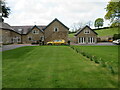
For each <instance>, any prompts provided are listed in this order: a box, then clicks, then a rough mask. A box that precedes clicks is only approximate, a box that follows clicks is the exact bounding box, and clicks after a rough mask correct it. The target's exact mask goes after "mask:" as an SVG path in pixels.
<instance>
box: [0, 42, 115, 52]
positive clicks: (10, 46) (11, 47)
mask: <svg viewBox="0 0 120 90" xmlns="http://www.w3.org/2000/svg"><path fill="white" fill-rule="evenodd" d="M71 45H83V44H75V43H71ZM85 45H86V46H89V45H115V44H113V43H110V42H105V43H97V44H85ZM23 46H36V45H31V44H13V45H3V46H2V48H1V47H0V51H6V50H11V49H15V48H18V47H23Z"/></svg>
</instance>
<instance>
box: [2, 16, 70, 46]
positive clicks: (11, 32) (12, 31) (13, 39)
mask: <svg viewBox="0 0 120 90" xmlns="http://www.w3.org/2000/svg"><path fill="white" fill-rule="evenodd" d="M1 23H2V24H1V25H0V33H1V35H0V36H1V38H2V40H1V43H3V44H9V43H32V42H34V41H40V40H41V41H44V43H45V44H46V43H47V42H48V41H52V40H57V39H64V40H65V41H66V42H67V40H68V32H69V28H68V27H67V26H65V25H64V24H63V23H62V22H60V21H59V20H58V19H56V18H55V19H54V20H53V21H52V22H51V23H50V24H48V25H47V26H38V25H34V26H10V25H9V24H7V23H3V22H1Z"/></svg>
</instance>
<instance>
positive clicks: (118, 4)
mask: <svg viewBox="0 0 120 90" xmlns="http://www.w3.org/2000/svg"><path fill="white" fill-rule="evenodd" d="M105 9H106V11H107V13H106V15H105V19H106V20H110V21H111V23H112V24H111V25H112V26H117V25H119V24H120V1H115V0H111V1H110V2H109V3H108V5H107V7H106V8H105Z"/></svg>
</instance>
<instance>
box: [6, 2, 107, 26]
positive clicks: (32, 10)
mask: <svg viewBox="0 0 120 90" xmlns="http://www.w3.org/2000/svg"><path fill="white" fill-rule="evenodd" d="M108 1H109V0H6V2H7V6H9V7H10V8H11V14H10V16H9V18H7V19H5V22H7V23H9V24H10V25H34V24H36V25H47V24H49V23H50V22H51V21H52V20H53V19H54V18H58V19H59V20H60V21H62V22H63V23H64V24H65V25H66V26H68V27H69V28H70V27H71V26H72V24H73V23H77V22H87V21H89V20H91V21H93V22H94V21H95V19H96V18H104V15H105V13H106V10H105V7H106V5H107V4H108ZM107 24H108V23H106V22H105V26H107Z"/></svg>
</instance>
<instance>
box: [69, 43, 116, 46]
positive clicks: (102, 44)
mask: <svg viewBox="0 0 120 90" xmlns="http://www.w3.org/2000/svg"><path fill="white" fill-rule="evenodd" d="M71 45H86V46H89V45H96V46H97V45H100V46H104V45H115V44H113V43H111V42H102V43H97V44H75V43H71Z"/></svg>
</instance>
